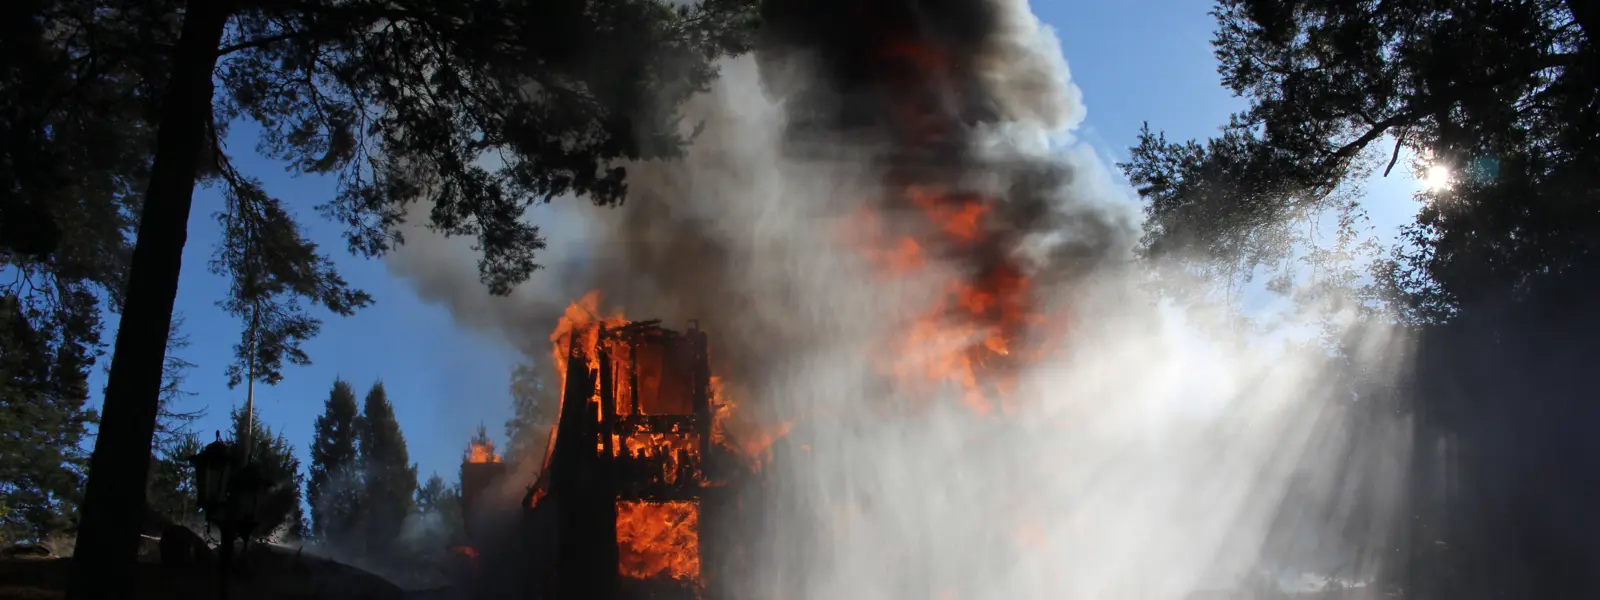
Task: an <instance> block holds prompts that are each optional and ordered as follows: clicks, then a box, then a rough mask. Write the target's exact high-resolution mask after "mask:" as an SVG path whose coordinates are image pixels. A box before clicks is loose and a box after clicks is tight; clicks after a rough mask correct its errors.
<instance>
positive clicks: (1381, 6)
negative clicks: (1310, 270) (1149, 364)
mask: <svg viewBox="0 0 1600 600" xmlns="http://www.w3.org/2000/svg"><path fill="white" fill-rule="evenodd" d="M1595 6H1596V5H1595V3H1594V2H1592V0H1567V1H1561V0H1549V1H1536V2H1516V3H1500V2H1474V3H1452V2H1446V3H1393V2H1379V3H1359V2H1348V1H1343V0H1314V1H1309V2H1288V1H1284V0H1224V1H1222V2H1218V3H1217V8H1216V10H1215V11H1214V12H1213V14H1214V15H1215V17H1216V18H1217V23H1218V27H1217V34H1216V38H1215V41H1214V42H1213V45H1214V46H1215V48H1216V56H1217V58H1218V61H1219V64H1218V72H1219V73H1220V74H1221V75H1222V76H1223V83H1224V85H1226V86H1227V87H1228V88H1229V89H1230V90H1231V91H1233V92H1234V93H1235V94H1238V95H1240V96H1242V97H1244V98H1245V99H1247V100H1248V101H1249V107H1248V108H1247V109H1246V110H1244V111H1242V112H1240V113H1239V114H1236V115H1234V116H1233V118H1232V119H1231V120H1230V122H1229V123H1228V124H1227V126H1226V127H1225V128H1224V129H1223V132H1222V135H1220V136H1218V137H1216V138H1214V139H1211V140H1208V141H1206V142H1204V143H1198V142H1187V143H1181V144H1180V143H1173V142H1169V141H1167V140H1166V139H1165V137H1163V136H1161V135H1159V134H1156V133H1152V132H1151V131H1150V130H1149V128H1148V127H1146V128H1145V130H1144V131H1143V132H1141V135H1140V138H1139V145H1138V146H1136V147H1134V148H1133V149H1132V152H1131V156H1130V160H1129V161H1128V162H1126V163H1124V164H1122V165H1120V166H1121V167H1122V169H1123V170H1124V172H1125V173H1126V174H1127V175H1128V178H1129V180H1130V181H1132V182H1133V183H1134V184H1135V185H1136V186H1137V187H1138V188H1139V192H1140V195H1141V196H1142V197H1143V198H1144V199H1145V200H1146V201H1147V205H1146V214H1147V216H1148V219H1147V221H1146V237H1145V249H1146V251H1147V253H1148V254H1150V255H1152V256H1158V257H1162V258H1168V259H1175V260H1184V261H1188V262H1189V263H1190V265H1191V266H1192V267H1193V268H1194V270H1195V271H1198V273H1191V274H1195V275H1201V277H1196V278H1194V279H1191V280H1186V281H1182V282H1180V284H1179V285H1180V286H1183V287H1191V286H1193V285H1194V284H1195V283H1196V282H1197V281H1202V280H1210V281H1226V282H1227V283H1228V284H1230V285H1231V284H1233V283H1235V280H1236V279H1238V278H1247V277H1249V276H1250V274H1251V273H1253V272H1254V271H1255V270H1256V268H1257V267H1267V268H1272V269H1283V268H1286V266H1287V264H1288V263H1289V261H1290V259H1291V258H1292V257H1293V255H1294V252H1295V251H1296V250H1297V249H1298V248H1299V247H1300V246H1299V245H1297V243H1296V242H1301V241H1304V240H1303V239H1302V238H1300V237H1299V236H1298V233H1297V232H1300V231H1305V230H1306V229H1307V228H1306V227H1305V224H1307V223H1311V222H1314V221H1315V219H1316V218H1317V217H1318V216H1319V215H1321V214H1324V213H1326V212H1330V211H1338V212H1344V213H1349V212H1351V211H1354V212H1356V213H1359V211H1360V208H1359V201H1358V200H1356V199H1355V198H1352V196H1353V194H1354V192H1357V191H1359V182H1360V181H1362V180H1363V179H1365V178H1366V177H1367V176H1369V175H1370V174H1373V173H1376V172H1381V173H1383V174H1385V175H1387V174H1388V173H1389V171H1390V170H1391V169H1392V168H1393V167H1394V166H1395V164H1396V163H1397V162H1398V159H1399V157H1400V154H1401V153H1402V151H1403V150H1409V151H1410V152H1411V153H1412V154H1413V155H1414V156H1417V157H1419V158H1420V161H1419V162H1420V163H1421V164H1419V165H1417V166H1418V167H1419V170H1421V171H1426V170H1429V169H1432V168H1434V167H1438V168H1441V169H1443V170H1444V171H1446V172H1448V173H1449V174H1450V176H1451V179H1452V180H1453V181H1451V182H1450V184H1449V185H1444V186H1439V187H1437V188H1435V189H1431V190H1428V191H1426V192H1423V193H1422V194H1421V197H1420V198H1419V199H1421V200H1423V201H1424V203H1423V204H1422V210H1421V212H1420V213H1419V214H1418V219H1417V222H1416V223H1415V224H1413V225H1412V226H1410V227H1408V228H1406V229H1405V230H1404V232H1403V237H1404V238H1405V241H1406V242H1407V243H1406V244H1404V245H1402V246H1400V247H1398V248H1396V249H1395V251H1394V257H1393V258H1394V260H1392V261H1389V262H1387V263H1385V264H1382V265H1380V268H1379V270H1378V272H1377V273H1376V275H1377V276H1378V278H1379V282H1380V283H1381V284H1382V285H1381V286H1380V288H1379V289H1377V290H1375V291H1376V292H1378V293H1379V294H1380V297H1381V298H1384V299H1387V300H1389V301H1391V304H1392V306H1393V308H1395V309H1397V310H1398V311H1399V312H1400V314H1401V315H1402V316H1404V317H1406V318H1407V320H1408V321H1410V322H1413V323H1425V322H1442V321H1447V320H1449V319H1450V318H1451V317H1452V316H1453V315H1455V314H1456V313H1457V311H1458V310H1459V309H1460V308H1462V307H1463V306H1469V305H1473V304H1478V303H1482V302H1486V301H1495V300H1497V299H1500V298H1506V297H1515V296H1519V295H1522V294H1524V293H1526V291H1527V290H1528V289H1529V288H1531V287H1532V286H1533V285H1534V284H1535V283H1536V282H1535V280H1534V279H1530V277H1529V276H1530V275H1531V274H1537V273H1559V272H1562V271H1565V270H1568V269H1573V268H1577V267H1578V266H1579V265H1578V263H1580V262H1582V261H1586V260H1589V257H1591V256H1593V255H1594V254H1595V251H1596V250H1597V249H1600V248H1597V240H1600V213H1597V212H1596V211H1595V210H1594V209H1593V202H1592V200H1593V195H1594V190H1595V189H1596V187H1597V185H1600V175H1597V174H1600V142H1596V140H1597V139H1600V117H1597V116H1596V114H1595V110H1594V107H1593V99H1594V96H1595V90H1596V89H1597V88H1600V66H1597V65H1600V43H1597V39H1600V38H1597V37H1596V36H1600V32H1597V31H1596V29H1597V28H1600V23H1597V22H1595V21H1596V19H1597V18H1600V16H1597V15H1596V11H1597V9H1596V8H1595Z"/></svg>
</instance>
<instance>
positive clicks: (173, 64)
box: [0, 0, 755, 600]
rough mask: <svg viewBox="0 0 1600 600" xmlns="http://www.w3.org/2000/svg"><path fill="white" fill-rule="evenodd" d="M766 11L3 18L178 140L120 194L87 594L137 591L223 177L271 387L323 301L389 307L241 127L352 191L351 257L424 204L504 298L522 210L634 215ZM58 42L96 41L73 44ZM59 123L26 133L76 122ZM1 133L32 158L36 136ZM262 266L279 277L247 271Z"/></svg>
mask: <svg viewBox="0 0 1600 600" xmlns="http://www.w3.org/2000/svg"><path fill="white" fill-rule="evenodd" d="M12 4H16V3H5V6H6V7H7V8H8V9H9V8H11V5H12ZM754 5H755V2H754V1H753V0H708V1H706V2H699V3H694V4H687V5H675V4H674V3H671V2H666V1H663V0H559V1H525V0H521V1H513V2H505V1H503V0H470V1H466V2H446V3H427V4H417V5H407V4H403V3H402V4H396V3H393V2H387V1H373V0H339V1H332V0H308V1H285V0H233V1H228V2H213V1H199V0H195V1H189V2H179V1H177V0H151V1H149V2H111V1H101V2H90V1H86V0H54V1H45V0H27V1H25V2H23V3H21V4H20V5H19V7H18V10H16V11H8V12H6V13H0V17H17V18H3V19H0V21H4V22H5V24H6V25H8V26H13V27H14V28H15V29H17V30H19V31H20V30H26V31H24V33H27V35H26V36H17V37H15V38H14V37H12V36H10V35H9V33H10V30H4V31H6V32H7V33H8V35H7V36H3V37H0V41H3V42H5V43H7V44H9V43H11V42H12V41H13V40H14V39H15V40H19V41H25V42H28V43H30V44H31V45H30V46H28V49H30V50H31V49H34V48H35V47H42V48H45V49H47V50H55V51H54V52H42V53H38V54H43V55H44V56H46V57H48V58H50V60H39V61H31V63H38V64H37V65H32V66H36V67H39V68H32V69H28V70H26V73H29V74H42V75H40V77H41V78H42V77H44V76H46V75H50V74H55V75H56V78H57V79H63V78H70V77H72V76H74V75H80V76H81V77H82V78H84V79H88V80H91V81H88V82H87V83H89V84H94V85H78V83H79V82H73V81H67V82H66V83H68V84H69V85H66V86H60V87H57V86H38V89H41V90H46V91H53V90H56V89H60V88H61V87H65V88H66V89H73V90H76V89H89V90H97V89H101V88H104V87H109V85H108V84H123V85H124V87H126V88H129V89H130V90H132V91H134V92H137V93H128V94H125V95H123V97H121V98H116V97H115V96H111V97H110V98H109V99H116V100H121V102H120V103H113V104H111V105H110V106H109V108H110V109H112V110H108V111H105V113H103V114H102V113H99V112H96V111H88V110H84V111H73V112H69V113H66V114H67V115H69V116H70V117H71V118H72V119H74V120H73V121H72V122H74V123H75V122H77V121H76V120H77V119H84V120H87V121H88V122H90V123H94V124H97V125H103V124H106V123H107V121H106V120H105V119H108V118H109V117H110V116H112V115H125V114H133V115H137V116H138V117H142V119H143V120H142V121H141V120H137V119H136V120H135V121H136V122H137V123H138V124H139V125H141V126H144V127H145V129H143V130H141V131H154V132H155V133H156V135H155V136H154V138H155V139H154V141H155V143H154V144H153V148H154V152H153V153H149V152H148V149H149V148H150V147H151V146H148V145H144V146H136V147H137V148H139V149H141V150H145V151H147V155H149V156H151V157H152V158H151V159H150V161H149V163H148V164H149V169H148V171H145V170H143V169H140V170H138V171H136V172H135V173H134V175H139V176H141V177H129V178H122V179H117V180H116V181H117V182H119V183H122V184H123V185H128V183H129V182H130V181H131V182H133V184H134V185H142V186H143V187H144V189H145V193H144V194H143V195H142V205H141V206H140V210H139V211H137V214H138V219H139V223H138V228H137V231H138V236H137V238H136V240H135V243H134V246H135V247H134V251H133V252H132V253H131V255H130V256H131V261H130V262H129V263H128V267H127V270H126V272H127V277H126V278H125V279H124V278H118V279H116V280H115V283H116V289H117V290H119V291H123V292H124V294H123V295H124V300H125V302H124V303H123V307H122V308H123V318H122V319H121V320H120V322H119V325H118V332H117V341H116V348H115V352H114V355H113V359H112V368H111V372H110V374H109V377H108V384H107V387H108V393H107V394H106V399H107V401H106V403H105V405H104V412H105V417H104V423H103V425H102V427H101V429H100V431H99V434H98V436H97V438H96V440H95V451H94V454H93V456H92V458H91V472H92V474H93V475H92V476H91V477H90V478H89V481H88V483H87V486H86V488H85V490H84V494H85V500H84V503H85V506H84V508H85V510H84V519H83V526H82V528H81V529H80V531H79V540H78V542H79V543H78V547H77V555H76V557H75V560H74V562H73V570H74V573H75V575H74V576H73V577H72V580H73V582H74V583H73V586H72V588H71V590H70V594H69V595H70V596H71V597H72V598H74V599H83V600H88V599H90V598H95V599H98V598H109V597H114V596H115V595H116V594H117V593H118V592H119V591H120V590H123V589H127V586H129V585H131V583H132V578H133V577H134V570H133V566H134V560H135V555H136V553H137V545H138V532H137V527H136V526H135V521H136V520H137V519H138V517H139V514H140V513H141V512H142V508H143V507H142V506H141V505H140V499H141V498H142V497H143V494H142V493H141V491H142V490H143V489H144V488H145V478H146V476H147V469H146V466H147V464H148V460H149V456H150V454H149V452H150V446H151V438H152V436H153V435H154V433H153V432H154V427H155V417H154V415H155V412H156V406H157V404H158V402H159V395H160V389H159V388H160V378H159V373H160V371H161V367H162V360H161V352H162V349H163V348H164V347H165V345H166V340H167V337H168V335H169V329H170V322H171V315H172V306H173V301H174V298H175V297H176V294H177V291H178V282H179V275H180V271H181V266H182V258H183V253H184V244H185V241H186V239H187V237H188V236H187V231H188V225H189V222H190V219H189V216H190V212H191V209H192V202H193V194H194V188H195V185H196V183H197V181H198V180H200V179H202V178H205V179H210V180H212V181H215V182H216V183H219V184H220V185H221V187H222V189H223V192H224V194H225V206H224V207H223V210H221V211H218V212H219V213H221V215H222V218H223V221H224V228H225V235H224V236H222V239H223V242H224V247H223V248H222V250H221V251H220V252H219V253H218V256H217V260H216V261H214V265H215V267H216V268H217V269H218V270H219V271H223V272H226V273H227V274H228V275H230V276H232V277H233V278H234V280H235V285H234V286H233V287H232V289H231V290H230V294H229V297H228V298H227V301H226V302H225V304H224V306H225V308H227V309H228V310H229V311H230V312H233V313H235V314H239V315H241V316H247V314H246V313H245V311H241V310H240V309H241V308H242V307H243V306H244V305H245V304H251V305H254V304H256V303H258V302H259V303H265V304H267V305H268V306H267V309H266V310H264V311H262V312H263V314H264V315H265V318H264V319H263V322H262V323H261V329H260V331H259V332H258V335H259V338H260V339H261V340H262V343H259V344H255V343H252V344H241V345H240V348H241V349H245V348H248V349H249V351H251V352H254V353H256V354H257V357H256V358H257V359H260V360H257V361H256V363H257V366H258V367H259V368H260V369H261V372H262V373H265V374H267V376H268V377H269V378H271V377H273V376H276V373H277V369H278V368H279V363H281V361H285V360H287V361H290V362H304V361H307V360H309V357H307V356H306V354H305V353H304V351H303V349H302V348H301V342H303V341H304V340H305V339H307V338H309V337H311V336H313V335H315V334H316V333H317V330H318V320H317V318H316V316H315V315H314V314H312V313H311V311H310V310H309V309H311V308H315V307H318V306H320V307H322V308H325V309H327V310H329V311H331V312H333V313H335V314H349V313H351V312H352V311H354V310H356V309H358V308H359V307H361V306H363V305H365V304H366V303H367V302H368V300H369V298H368V297H367V296H366V295H365V294H362V293H360V292H359V291H357V290H353V289H351V288H350V287H349V286H348V285H347V284H346V283H345V282H344V281H343V280H342V279H340V278H339V276H338V274H337V273H336V271H335V269H334V268H333V265H332V263H331V261H329V260H328V259H327V258H326V256H324V255H323V254H322V253H320V252H319V251H318V248H317V247H316V245H315V244H312V243H311V242H310V241H309V240H307V239H306V238H305V236H304V235H302V232H301V231H300V229H299V227H298V225H297V223H296V222H295V221H294V219H293V218H292V217H291V216H290V215H291V214H292V212H293V211H291V210H290V209H289V207H287V206H286V205H285V203H284V202H282V201H281V200H280V199H278V198H274V197H272V196H270V195H269V194H267V193H266V191H265V190H264V189H263V188H262V186H261V184H260V182H259V181H258V180H256V179H254V178H252V177H251V176H250V175H249V174H247V173H243V172H241V171H240V170H239V169H237V168H235V166H234V164H233V162H232V157H231V156H230V153H229V152H228V151H227V149H226V148H225V147H224V145H223V144H222V140H223V139H224V135H225V134H226V133H227V130H228V127H229V126H230V125H232V124H233V123H234V122H235V121H237V120H244V119H248V120H251V121H254V122H256V123H258V124H260V125H261V126H262V130H263V133H262V135H261V140H260V143H259V144H257V145H255V147H256V148H258V149H260V150H261V151H263V153H264V154H266V155H267V156H268V157H270V158H274V159H279V160H283V161H284V162H286V163H288V164H289V165H290V166H291V169H292V170H294V171H295V172H297V173H302V174H304V173H313V174H334V175H336V179H337V181H338V183H339V184H340V185H339V187H340V189H339V191H338V192H337V193H336V194H335V195H334V196H333V197H332V198H328V199H327V200H328V202H326V203H325V204H323V205H322V206H321V208H322V209H323V212H324V214H326V215H328V216H330V217H332V218H333V219H334V220H336V221H338V222H339V223H341V224H343V225H345V226H346V227H347V228H348V230H347V241H348V242H349V247H350V249H351V250H352V251H353V252H356V253H359V254H363V255H367V256H374V255H379V254H381V253H383V252H386V251H388V250H389V249H391V248H392V247H394V245H395V244H396V243H398V242H399V241H400V240H399V235H398V226H399V225H400V223H401V222H402V221H403V219H404V216H405V212H406V210H407V209H408V208H409V207H411V206H414V205H415V204H416V203H417V202H419V201H422V202H426V203H427V204H429V205H430V209H429V210H427V211H426V213H427V220H428V224H429V225H430V226H431V227H432V228H434V229H436V230H438V231H441V232H443V233H445V234H448V235H465V236H471V237H475V238H477V240H478V242H479V244H478V247H479V248H480V249H481V252H482V258H481V261H480V271H482V275H483V277H482V278H483V279H484V281H485V282H486V283H487V284H489V286H490V289H491V290H492V291H494V292H495V293H498V294H506V293H509V292H510V290H511V287H512V286H513V285H515V284H516V283H519V282H521V281H523V280H525V279H526V278H527V277H528V276H529V275H530V274H531V273H532V271H533V270H534V269H535V268H536V267H537V263H536V262H535V255H536V253H537V252H539V251H540V250H542V249H543V247H544V240H543V239H542V238H541V237H540V235H539V231H538V229H537V228H536V227H534V226H533V225H532V224H531V223H529V222H528V221H526V220H524V219H523V218H522V215H523V212H524V211H525V209H526V208H527V207H529V206H530V205H532V204H535V203H540V202H546V201H548V200H550V199H552V198H556V197H560V196H564V195H572V196H580V197H586V198H589V199H590V200H592V201H594V202H596V203H598V204H602V205H615V204H618V203H620V202H621V200H622V199H623V197H624V196H625V194H626V189H627V188H626V185H625V176H626V172H625V170H624V169H623V168H621V167H620V166H618V163H619V162H621V161H624V160H650V159H665V158H673V157H676V156H679V155H681V153H682V150H683V148H684V146H685V145H686V144H687V143H688V142H689V140H690V137H691V136H689V135H687V132H686V131H685V130H684V128H682V127H681V114H680V112H679V111H678V110H677V107H678V106H679V105H681V103H682V102H683V101H685V100H686V99H687V98H688V97H690V96H691V95H693V94H694V93H696V92H698V91H702V90H704V89H706V87H707V86H708V85H709V83H710V81H711V80H712V79H713V78H714V77H715V76H716V59H717V58H719V57H720V56H723V55H726V54H729V53H736V52H743V51H745V50H747V49H748V46H749V35H748V34H749V32H750V30H751V29H752V28H753V25H754V17H755V11H754ZM13 13H18V14H13ZM45 23H48V24H49V26H48V27H46V26H44V25H42V24H45ZM58 40H71V41H73V42H75V43H77V44H78V46H77V47H75V48H74V49H73V51H65V50H61V49H59V48H54V47H53V46H52V44H56V43H57V42H58ZM5 49H6V50H10V48H5ZM11 54H12V53H10V52H0V55H6V58H8V59H9V58H11V56H10V55H11ZM18 56H21V57H23V58H27V57H30V56H32V54H18ZM91 57H92V58H94V59H97V60H89V59H90V58H91ZM102 65H104V66H105V68H103V69H90V68H78V67H82V66H102ZM446 67H447V68H446ZM8 74H9V73H8ZM44 82H45V83H57V81H56V80H52V79H44ZM124 82H132V83H131V84H126V83H124ZM5 83H11V82H10V81H6V82H5ZM25 87H26V86H25ZM12 89H14V88H13V87H12V86H10V85H0V90H6V91H10V90H12ZM530 90H538V93H530ZM38 95H40V96H45V97H46V99H49V100H54V98H52V97H51V94H47V93H41V94H38ZM94 97H96V98H100V99H102V100H105V99H108V98H107V97H106V96H105V95H96V96H94ZM4 99H5V98H4V97H0V101H4ZM28 105H29V106H34V105H48V103H44V102H34V103H30V104H28ZM3 108H4V109H9V108H10V107H9V106H7V107H3ZM10 112H11V111H10V110H0V114H8V113H10ZM28 121H34V119H28ZM51 125H52V124H47V125H46V126H43V127H35V128H33V129H30V130H27V131H26V133H29V134H38V133H41V132H50V131H58V130H60V128H54V127H52V126H51ZM127 129H128V130H129V131H128V133H134V131H133V130H132V129H133V128H127ZM121 132H122V130H121V129H117V128H113V129H112V131H111V133H110V134H109V135H102V136H100V137H85V138H83V139H82V140H81V141H83V142H85V146H84V147H85V148H91V149H100V148H103V147H104V146H102V145H101V144H100V140H102V139H109V140H115V141H120V139H119V138H120V136H119V135H118V134H119V133H121ZM129 137H130V138H134V139H138V138H136V137H135V136H131V135H130V136H129ZM0 139H4V140H5V141H7V142H12V143H13V144H14V145H15V146H17V147H18V148H20V149H24V150H29V151H31V148H32V147H33V144H31V143H30V142H31V141H33V140H32V139H31V138H27V137H20V136H12V135H6V136H3V137H0ZM113 149H123V146H122V145H118V146H114V147H113ZM12 155H15V156H19V157H24V158H26V157H27V156H29V155H28V154H26V153H24V152H16V153H11V154H8V155H7V158H9V157H10V156H12ZM489 158H493V159H494V163H493V164H491V163H490V162H489V161H487V160H485V159H489ZM13 171H14V172H28V170H25V169H15V170H13ZM120 174H127V173H120ZM146 174H147V175H146ZM4 183H6V182H4V181H0V184H4ZM69 197H70V196H69ZM17 198H24V199H25V197H24V196H17ZM24 212H25V211H24ZM5 222H7V223H10V222H12V221H11V220H10V219H5ZM130 229H131V228H130ZM252 231H253V232H257V234H255V235H249V234H247V232H252ZM28 241H30V242H32V241H34V240H28ZM39 245H41V246H42V245H45V244H39ZM253 264H261V265H265V266H268V268H266V269H254V268H251V267H250V265H253ZM247 273H249V274H253V275H254V276H256V277H257V279H256V280H255V281H253V282H249V281H246V280H248V279H250V277H247V276H246V274H247ZM124 281H125V285H124V284H123V282H124ZM241 281H245V283H244V284H240V282H241ZM249 312H254V311H249Z"/></svg>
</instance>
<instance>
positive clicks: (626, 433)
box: [526, 322, 712, 599]
mask: <svg viewBox="0 0 1600 600" xmlns="http://www.w3.org/2000/svg"><path fill="white" fill-rule="evenodd" d="M569 335H570V339H569V344H568V353H567V357H566V358H567V360H566V361H565V363H566V372H565V378H564V379H565V384H564V387H563V390H562V401H561V413H560V417H559V419H558V422H557V425H556V431H555V433H554V435H553V439H552V441H551V444H550V449H549V453H548V456H547V457H546V463H545V469H544V470H543V471H542V473H541V475H540V480H539V482H538V483H537V484H535V485H534V486H533V488H531V489H530V491H529V494H528V497H527V499H526V500H527V502H526V506H527V507H528V519H527V521H528V522H529V523H530V524H531V523H535V522H538V521H544V522H553V523H556V524H557V525H556V527H557V531H556V532H555V536H556V544H555V556H554V557H553V558H554V561H553V562H554V566H553V569H552V571H551V572H550V574H549V576H548V577H547V578H546V580H545V581H535V582H529V583H530V586H532V587H533V588H537V589H539V590H542V591H543V594H542V596H543V597H545V598H552V599H572V598H602V599H604V598H634V597H652V598H668V597H686V598H688V597H697V596H699V595H700V591H701V590H703V589H704V586H705V584H706V583H707V580H708V579H709V578H708V577H707V573H705V572H703V571H702V568H701V565H702V564H706V563H707V562H708V561H706V560H705V557H704V554H705V553H706V550H707V548H706V544H703V543H702V536H701V527H700V524H701V523H702V521H703V520H704V519H703V516H702V514H701V509H702V506H706V505H708V504H710V503H707V502H703V500H704V499H705V498H706V496H707V493H708V491H711V490H712V488H710V487H709V486H707V482H708V481H710V480H711V479H710V478H708V477H707V473H706V470H707V468H706V467H707V461H705V460H703V457H705V456H707V455H708V453H709V452H710V451H711V448H710V441H711V426H712V412H711V382H710V369H709V364H708V361H707V355H706V336H705V334H704V333H703V332H701V331H699V329H698V327H693V328H691V329H690V330H689V331H688V332H685V333H677V332H674V331H670V330H667V329H663V328H661V327H659V326H658V325H657V324H656V323H655V322H642V323H628V324H623V325H620V326H613V327H609V328H608V327H607V326H606V325H603V324H602V325H596V326H594V328H592V329H590V330H585V331H579V330H574V331H572V332H571V333H570V334H569ZM551 513H553V514H551ZM540 517H544V518H542V519H541V518H540ZM533 529H534V527H533V526H531V525H530V532H531V533H530V535H535V534H537V532H532V530H533ZM545 535H548V533H546V534H545ZM530 591H531V590H530Z"/></svg>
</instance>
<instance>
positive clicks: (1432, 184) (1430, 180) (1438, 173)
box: [1422, 165, 1451, 192]
mask: <svg viewBox="0 0 1600 600" xmlns="http://www.w3.org/2000/svg"><path fill="white" fill-rule="evenodd" d="M1450 183H1451V182H1450V169H1449V167H1446V166H1444V165H1433V166H1431V167H1428V173H1427V175H1426V176H1425V177H1423V179H1422V185H1423V188H1424V189H1426V190H1427V191H1430V192H1436V191H1439V190H1446V189H1450Z"/></svg>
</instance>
